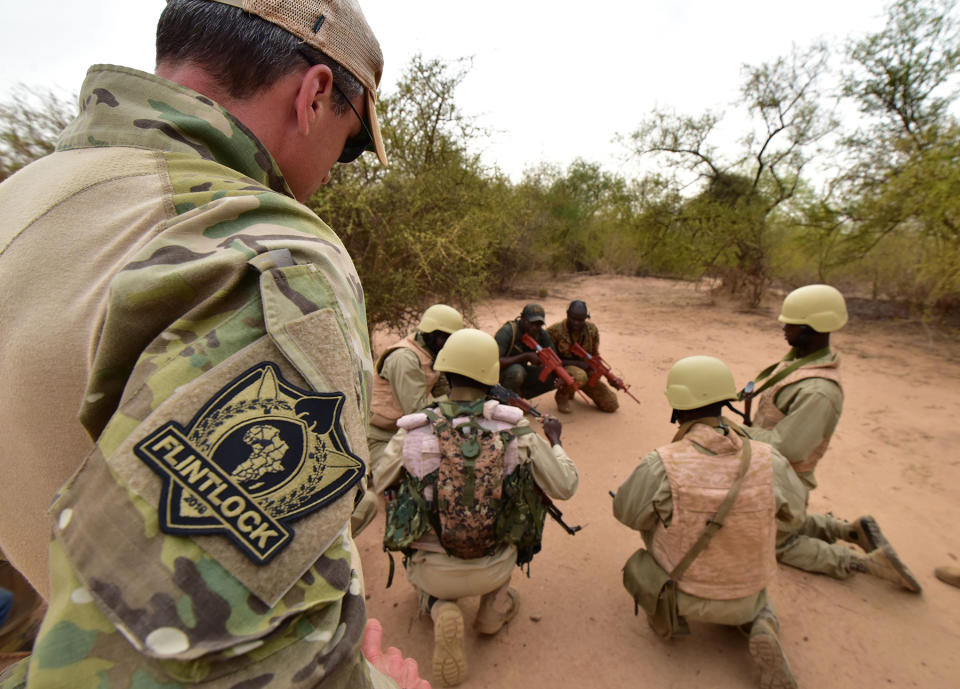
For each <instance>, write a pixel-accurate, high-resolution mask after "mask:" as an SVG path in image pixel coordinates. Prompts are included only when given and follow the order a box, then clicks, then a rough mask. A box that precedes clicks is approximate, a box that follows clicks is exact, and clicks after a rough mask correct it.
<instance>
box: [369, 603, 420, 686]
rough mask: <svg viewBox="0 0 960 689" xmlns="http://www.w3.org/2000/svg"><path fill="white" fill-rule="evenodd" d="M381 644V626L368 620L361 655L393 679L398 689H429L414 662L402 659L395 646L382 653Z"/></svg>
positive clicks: (372, 620)
mask: <svg viewBox="0 0 960 689" xmlns="http://www.w3.org/2000/svg"><path fill="white" fill-rule="evenodd" d="M382 643H383V626H381V624H380V621H379V620H375V619H373V618H371V619H368V620H367V626H366V628H365V629H364V630H363V643H362V645H361V647H362V649H363V655H364V656H366V658H367V660H368V661H370V664H371V665H373V666H374V667H375V668H377V669H378V670H379V671H380V672H382V673H383V674H385V675H387V676H388V677H390V678H391V679H393V681H394V682H396V683H397V685H398V686H399V687H400V689H430V682H428V681H427V680H425V679H423V678H421V677H420V669H419V668H418V667H417V661H416V660H414V659H413V658H404V657H403V654H401V653H400V649H399V648H396V647H395V646H391V647H390V648H388V649H387V652H386V653H384V652H383V651H382V650H381V648H382Z"/></svg>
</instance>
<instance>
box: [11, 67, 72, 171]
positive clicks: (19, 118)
mask: <svg viewBox="0 0 960 689" xmlns="http://www.w3.org/2000/svg"><path fill="white" fill-rule="evenodd" d="M75 100H76V99H74V101H75ZM76 110H77V108H76V105H75V103H74V102H73V101H67V100H65V99H64V98H62V97H61V96H59V95H58V94H56V93H54V92H53V91H51V90H49V89H43V88H34V87H30V86H26V85H24V84H19V85H17V86H16V87H14V89H13V91H12V92H11V94H10V97H9V99H8V100H6V101H5V102H3V103H0V182H2V181H3V180H5V179H6V178H7V177H9V176H10V175H12V174H13V173H14V172H16V171H17V170H19V169H20V168H22V167H24V166H26V165H28V164H29V163H31V162H33V161H34V160H36V159H37V158H40V157H41V156H45V155H47V154H48V153H51V152H52V151H53V147H54V145H55V144H56V140H57V137H58V136H59V135H60V132H61V131H62V130H63V128H64V127H66V126H67V124H69V122H70V120H72V119H73V117H74V115H75V114H76Z"/></svg>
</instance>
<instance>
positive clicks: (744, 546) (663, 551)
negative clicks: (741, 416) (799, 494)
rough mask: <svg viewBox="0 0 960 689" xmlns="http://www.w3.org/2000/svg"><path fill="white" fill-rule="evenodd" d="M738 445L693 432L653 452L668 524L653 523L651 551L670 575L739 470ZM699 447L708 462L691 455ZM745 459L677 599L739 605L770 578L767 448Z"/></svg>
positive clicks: (705, 429) (697, 428)
mask: <svg viewBox="0 0 960 689" xmlns="http://www.w3.org/2000/svg"><path fill="white" fill-rule="evenodd" d="M742 444H743V439H742V438H741V437H740V436H738V435H736V434H735V433H730V434H729V435H726V436H725V435H721V434H720V433H718V432H717V431H715V430H714V429H713V428H710V427H709V426H706V425H704V424H696V425H694V426H693V427H692V428H691V429H690V431H689V432H688V433H687V435H686V436H684V438H683V439H682V440H679V441H677V442H674V443H671V444H670V445H667V446H665V447H661V448H658V449H657V453H658V454H659V455H660V459H661V460H662V462H663V466H664V468H665V469H666V472H667V478H668V479H669V481H670V493H671V495H672V497H673V518H672V520H671V522H670V526H669V528H666V527H664V526H663V524H660V523H658V524H657V526H656V528H655V529H654V533H653V540H652V543H651V548H650V550H651V552H652V554H653V556H654V558H655V559H656V561H657V563H658V564H659V565H660V566H661V567H663V569H664V570H666V571H667V572H669V571H671V570H672V569H673V568H674V567H675V566H676V565H677V563H679V562H680V560H682V559H683V557H684V555H686V553H687V551H689V550H690V548H691V547H692V546H693V544H694V543H695V542H696V541H697V539H698V538H699V537H700V534H701V533H702V532H703V528H704V525H705V524H706V522H707V520H708V519H710V518H711V517H712V516H713V515H714V514H715V513H716V511H717V508H719V506H720V504H721V503H722V502H723V500H724V498H725V497H726V496H727V493H728V491H729V490H730V486H731V485H733V482H734V480H735V479H736V477H737V474H738V473H739V471H740V457H739V454H740V448H741V447H742ZM698 445H699V446H700V447H703V448H706V449H707V450H709V451H710V452H714V453H716V454H714V455H709V454H705V453H704V452H703V451H701V450H700V449H698V447H697V446H698ZM751 449H752V458H751V462H750V469H749V470H748V472H747V474H746V476H745V478H744V480H743V484H742V486H741V488H740V493H739V494H738V495H737V499H736V501H735V502H734V503H733V507H732V508H731V509H730V512H729V514H728V515H727V518H726V521H725V522H724V524H723V528H721V529H720V530H719V531H717V533H716V534H715V535H714V536H713V538H712V539H711V540H710V543H709V544H708V545H707V547H706V548H705V549H704V550H703V552H702V553H700V555H699V556H698V557H697V558H696V559H695V560H694V561H693V563H692V564H691V565H690V567H689V568H688V569H687V571H686V572H684V574H683V576H682V577H681V578H680V580H679V582H678V583H677V586H678V588H679V589H680V590H681V591H683V592H684V593H688V594H690V595H692V596H699V597H700V598H707V599H710V600H732V599H734V598H743V597H745V596H749V595H752V594H755V593H757V592H758V591H760V590H762V589H763V588H764V587H765V586H767V584H768V583H769V582H770V581H771V580H772V579H773V577H774V575H775V574H776V571H777V560H776V553H775V541H776V519H775V516H774V515H775V512H776V507H775V503H774V495H773V465H772V464H771V461H770V456H771V450H770V446H769V445H766V444H765V443H758V442H753V443H752V446H751Z"/></svg>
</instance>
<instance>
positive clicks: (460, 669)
mask: <svg viewBox="0 0 960 689" xmlns="http://www.w3.org/2000/svg"><path fill="white" fill-rule="evenodd" d="M430 616H431V617H432V618H433V679H434V681H435V682H440V683H441V684H443V686H445V687H455V686H456V685H458V684H460V683H461V682H463V681H464V680H465V679H466V678H467V654H466V651H465V650H464V648H463V613H462V612H460V606H458V605H457V604H456V603H454V602H452V601H437V602H436V603H434V604H433V607H432V608H431V609H430Z"/></svg>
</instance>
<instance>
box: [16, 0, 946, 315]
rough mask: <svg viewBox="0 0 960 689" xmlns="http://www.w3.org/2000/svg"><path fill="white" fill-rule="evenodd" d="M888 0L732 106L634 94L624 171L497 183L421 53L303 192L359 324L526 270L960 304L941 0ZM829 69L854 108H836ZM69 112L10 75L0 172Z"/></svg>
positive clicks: (449, 69)
mask: <svg viewBox="0 0 960 689" xmlns="http://www.w3.org/2000/svg"><path fill="white" fill-rule="evenodd" d="M887 11H888V16H887V22H886V25H885V26H884V27H883V28H882V29H881V30H879V31H877V32H874V33H868V34H865V35H863V36H859V37H854V38H852V39H851V40H850V41H849V42H848V43H847V44H846V45H845V46H842V47H843V48H844V54H843V56H842V57H843V59H844V60H845V62H844V63H843V65H842V68H841V69H839V70H836V69H834V68H833V67H832V66H831V65H830V64H829V62H828V57H829V51H828V49H827V47H826V46H824V45H821V44H816V45H813V46H811V47H809V48H802V47H801V48H797V47H795V48H793V49H792V50H791V51H790V52H789V53H788V54H786V55H784V56H782V57H780V58H777V59H774V60H771V61H769V62H765V63H762V64H757V65H746V66H744V68H743V80H742V84H741V87H740V91H739V98H738V103H737V110H736V113H735V118H734V117H731V116H729V115H725V114H723V113H719V112H714V111H711V110H706V109H705V110H703V111H702V112H700V113H699V114H694V115H681V114H677V113H674V112H672V111H669V110H666V109H658V110H654V111H653V112H651V113H649V115H647V116H646V117H644V118H642V119H641V121H640V122H639V124H638V125H637V127H636V128H635V129H634V130H633V131H632V132H631V133H630V134H628V135H627V136H625V137H622V138H621V140H622V141H623V142H624V144H625V147H626V149H627V150H628V152H629V155H630V156H631V157H633V158H644V159H653V160H655V161H657V162H658V163H660V164H661V167H660V169H659V170H658V171H657V172H655V173H648V174H645V175H643V176H639V177H637V178H630V177H627V176H624V175H622V174H618V173H613V172H610V171H609V170H608V169H607V168H606V167H605V166H604V165H602V164H601V163H598V162H596V161H589V160H583V159H578V160H575V161H573V162H572V163H571V164H569V165H568V166H567V167H566V168H561V167H559V166H556V165H550V164H542V163H541V164H533V165H532V166H531V167H530V168H529V169H528V170H527V171H526V173H525V174H524V176H523V179H521V180H520V181H519V182H516V183H514V182H512V181H511V180H509V179H507V178H506V177H505V176H504V175H502V174H501V173H500V172H499V171H498V170H497V169H495V168H489V167H487V166H485V165H484V164H483V163H482V161H481V159H480V157H479V155H478V153H477V151H478V149H480V148H481V145H482V143H483V141H484V138H485V137H486V135H487V132H485V131H484V130H483V129H482V128H480V127H478V126H477V124H476V120H475V119H474V118H473V117H471V116H470V115H469V114H467V113H464V112H462V111H461V110H460V109H459V108H458V106H457V101H456V93H457V89H458V88H459V86H460V85H461V84H462V83H463V81H464V80H465V79H466V78H467V77H468V75H469V69H470V61H469V60H458V61H453V62H442V61H440V60H435V59H427V58H424V57H423V56H420V55H417V56H415V57H414V58H413V59H412V60H411V61H410V63H409V65H408V66H407V69H406V70H405V71H404V73H403V75H402V77H401V79H400V81H399V82H398V83H397V84H396V85H395V86H393V87H392V90H390V91H389V92H386V93H384V94H382V98H381V100H380V103H379V107H378V110H379V116H380V117H379V119H380V122H381V126H382V131H383V135H384V139H385V143H386V148H387V152H388V154H389V157H390V165H389V166H387V167H384V166H381V165H380V164H379V163H377V162H376V161H375V159H374V157H373V156H369V155H368V156H363V157H362V158H361V159H360V160H359V161H357V162H356V163H355V164H352V165H341V166H337V167H336V168H335V169H334V172H333V176H332V181H331V183H330V184H329V185H328V186H327V187H325V188H324V189H321V190H320V191H319V192H318V193H317V194H316V195H315V196H314V197H313V198H312V199H311V200H310V202H309V205H310V206H311V207H312V208H313V209H314V210H315V211H316V212H317V213H318V215H319V216H320V217H321V218H323V219H324V220H326V221H327V222H328V224H330V226H331V227H333V228H334V229H335V230H336V231H337V232H338V233H339V235H340V236H341V237H342V238H343V241H344V243H345V244H346V246H347V248H348V250H349V252H350V254H351V256H352V257H353V259H354V262H355V263H356V265H357V269H358V272H359V273H360V276H361V279H362V281H363V284H364V289H365V293H366V300H367V313H368V320H369V321H370V323H371V325H377V324H387V325H391V326H394V327H403V326H405V325H408V324H409V323H410V322H411V321H414V320H416V319H417V318H418V317H419V315H420V313H422V311H423V309H424V308H425V307H426V306H428V305H429V304H431V303H435V302H445V303H450V304H452V305H454V306H457V307H459V308H461V309H462V310H463V311H464V312H465V313H467V314H468V315H469V313H470V311H471V306H472V305H473V304H474V303H475V302H476V301H477V300H478V299H480V298H482V297H484V296H486V295H487V294H488V293H489V292H490V291H492V290H502V289H506V288H509V287H510V286H511V285H513V284H514V283H515V282H517V280H518V279H519V278H520V277H521V276H523V277H526V276H529V275H530V274H531V273H534V272H537V271H547V272H551V273H560V272H566V271H603V272H616V273H622V274H629V275H645V274H652V275H660V276H672V277H683V278H698V277H702V276H711V277H715V278H718V279H719V282H720V285H721V286H722V287H723V288H724V289H726V290H728V291H729V292H731V293H733V294H735V295H738V296H739V297H740V298H742V299H743V300H744V301H745V302H746V303H748V304H756V303H758V302H759V300H760V299H761V297H762V296H763V294H764V291H765V290H766V289H767V287H768V286H769V285H771V284H772V283H773V282H775V281H779V282H781V283H782V284H783V285H784V286H786V287H790V286H795V285H797V284H801V283H803V282H810V281H821V282H827V281H829V282H832V283H834V284H838V285H843V286H844V288H845V289H853V290H861V291H864V292H869V293H870V294H872V295H873V296H876V297H885V298H891V299H897V300H900V301H903V302H906V303H908V304H910V305H911V306H913V307H915V310H916V312H917V313H918V314H922V315H925V316H928V317H938V316H940V315H943V314H944V313H946V312H948V311H950V310H956V309H960V193H958V190H960V165H957V162H956V161H957V160H960V122H958V121H957V118H956V116H955V114H953V113H954V112H955V111H952V110H951V108H954V107H955V105H956V103H957V96H958V89H960V82H958V75H960V28H958V24H957V19H956V0H892V3H891V4H890V5H889V7H888V10H887ZM831 80H832V81H831ZM831 83H839V84H840V90H839V94H840V95H841V96H842V98H844V99H846V101H847V102H848V103H850V104H851V105H852V106H854V107H852V108H851V109H850V112H853V113H856V115H855V117H856V120H855V121H853V122H852V123H851V122H843V123H842V124H838V122H837V120H836V118H835V116H834V107H833V105H834V104H833V102H832V101H833V98H834V96H836V95H837V94H836V93H833V92H832V91H831V89H830V84H831ZM72 111H73V107H72V106H71V105H68V104H67V103H66V102H65V101H63V100H62V99H60V98H59V97H57V96H56V95H54V94H52V93H50V92H46V91H42V90H31V89H29V88H27V87H20V88H19V90H17V91H15V92H14V94H13V96H12V98H11V99H10V100H8V101H7V102H6V103H4V104H2V105H0V176H6V175H9V174H11V173H12V172H13V171H15V170H16V169H19V168H20V167H22V166H23V165H25V164H26V163H28V162H29V161H30V160H32V159H34V158H36V157H39V156H40V155H43V154H45V153H47V152H49V151H50V150H52V149H53V145H54V141H55V139H56V136H57V134H58V132H59V131H60V129H61V128H62V127H63V126H64V125H65V124H66V123H67V122H68V120H69V119H70V115H71V114H72ZM731 125H732V127H733V128H734V129H735V130H736V132H737V136H736V138H735V139H733V140H731V139H729V138H727V137H726V132H728V131H729V130H730V128H731ZM831 134H836V136H831ZM829 146H832V148H828V147H829ZM824 161H830V162H831V163H832V164H833V167H832V169H831V170H830V172H829V173H828V175H829V176H828V177H827V178H826V179H824V178H822V177H820V178H818V179H817V180H816V181H817V184H816V185H814V183H813V182H812V181H811V169H812V167H813V164H815V163H818V162H819V163H823V162H824ZM819 167H820V168H821V169H822V168H823V167H824V166H823V165H820V166H819ZM819 174H820V175H823V174H824V173H823V172H820V173H819Z"/></svg>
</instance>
